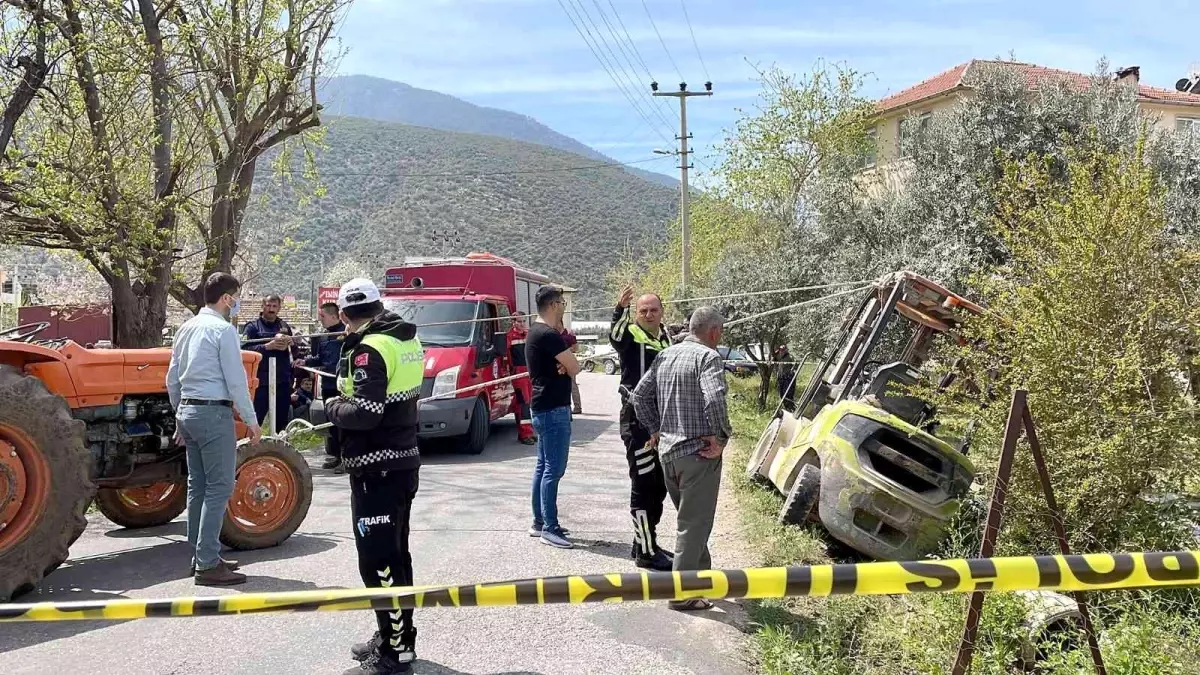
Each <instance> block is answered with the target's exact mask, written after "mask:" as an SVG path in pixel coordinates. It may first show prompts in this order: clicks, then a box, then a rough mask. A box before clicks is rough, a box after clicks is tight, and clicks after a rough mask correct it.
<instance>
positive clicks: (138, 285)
mask: <svg viewBox="0 0 1200 675" xmlns="http://www.w3.org/2000/svg"><path fill="white" fill-rule="evenodd" d="M112 305H113V316H112V321H113V346H115V347H118V348H120V349H147V348H151V347H161V346H162V329H163V326H164V325H166V323H167V289H166V284H165V280H164V281H153V282H151V283H148V284H147V283H143V282H141V281H135V282H134V283H133V284H130V283H129V282H128V281H127V280H124V279H121V280H118V281H117V282H116V283H113V284H112Z"/></svg>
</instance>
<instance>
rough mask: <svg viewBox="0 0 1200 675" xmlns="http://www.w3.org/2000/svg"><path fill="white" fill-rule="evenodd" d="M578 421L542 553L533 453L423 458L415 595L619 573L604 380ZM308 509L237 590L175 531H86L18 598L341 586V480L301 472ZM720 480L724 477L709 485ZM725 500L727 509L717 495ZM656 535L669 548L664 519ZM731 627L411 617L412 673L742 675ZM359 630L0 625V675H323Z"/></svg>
mask: <svg viewBox="0 0 1200 675" xmlns="http://www.w3.org/2000/svg"><path fill="white" fill-rule="evenodd" d="M579 385H580V390H581V392H582V395H583V401H584V412H585V414H584V415H582V416H579V417H577V418H576V420H575V423H574V434H573V435H574V439H573V442H572V449H571V457H570V463H569V465H568V467H567V474H566V476H565V478H564V479H563V483H562V488H561V493H560V496H559V507H560V511H561V515H562V518H561V519H562V521H563V523H564V525H565V526H566V527H568V528H569V529H571V530H572V538H573V539H575V541H576V542H577V544H578V545H579V546H578V547H577V548H576V549H573V550H559V549H555V548H552V547H549V546H545V545H542V544H541V543H540V542H539V540H537V539H535V538H531V537H529V536H528V535H527V534H526V532H525V530H526V528H527V527H528V526H529V520H530V516H529V504H528V503H529V481H530V477H531V475H532V471H533V464H534V454H535V451H534V449H533V448H531V447H527V446H524V445H520V444H519V443H517V442H516V433H515V427H514V425H513V423H512V421H511V418H509V419H508V420H506V421H504V422H502V423H500V424H498V425H497V426H496V427H495V428H494V429H493V436H492V439H491V441H490V442H489V446H488V448H487V450H486V451H485V452H484V453H483V454H482V455H480V456H478V457H467V456H460V455H453V454H433V455H428V456H426V457H425V458H424V462H425V465H424V467H423V468H422V470H421V487H420V492H419V493H418V495H417V499H416V502H415V505H414V512H413V519H412V523H413V534H412V547H413V551H414V559H415V568H416V582H417V583H418V584H424V583H468V582H476V581H488V580H490V581H499V580H505V579H512V578H527V577H530V576H549V575H558V574H589V573H598V572H622V571H632V570H634V569H636V568H635V567H634V566H633V564H632V562H631V561H630V560H629V559H628V555H629V547H630V541H631V536H632V533H631V532H630V528H629V525H628V522H629V515H628V489H629V488H628V476H627V473H626V471H627V469H626V466H625V459H624V449H623V448H622V446H621V441H620V438H619V435H618V429H617V421H616V411H617V395H616V378H614V377H609V376H604V375H599V374H584V375H582V376H581V377H580V382H579ZM309 459H310V463H311V464H312V465H313V467H314V469H313V473H314V487H315V491H314V494H313V503H312V508H311V510H310V511H309V514H308V517H307V519H306V520H305V522H304V524H303V525H301V527H300V530H299V531H297V533H296V534H295V535H293V536H292V537H291V538H290V539H289V540H287V541H286V542H284V543H283V544H282V545H280V546H278V547H276V548H273V549H266V550H260V551H248V552H243V553H241V554H240V555H237V556H236V557H237V559H238V560H240V561H241V563H242V571H244V572H245V573H246V574H248V575H249V577H250V579H249V581H248V582H247V583H246V584H245V585H243V586H240V587H236V588H235V589H211V588H202V587H196V586H194V585H193V584H192V583H191V580H190V578H188V576H187V566H188V558H189V553H188V550H187V546H186V531H185V524H184V522H183V520H182V518H180V519H177V520H176V521H174V522H172V523H170V524H168V525H165V526H162V527H158V528H154V529H150V530H141V531H137V532H132V531H127V530H122V529H118V528H116V527H114V526H113V525H112V524H110V523H108V522H107V521H106V520H104V518H103V517H102V516H100V515H99V514H93V515H91V516H90V517H89V519H90V526H89V528H88V529H87V530H86V531H85V533H84V535H83V537H82V538H81V539H80V540H79V541H78V542H76V543H75V545H74V546H73V547H72V549H71V554H72V556H71V559H70V560H69V561H68V563H67V564H66V565H64V566H63V567H62V568H60V569H59V570H57V571H56V572H54V573H53V574H51V575H50V576H49V577H48V578H47V579H46V580H44V581H43V583H42V584H41V586H40V587H39V589H38V591H37V592H36V593H35V594H33V595H31V596H26V597H24V598H21V601H23V602H32V601H38V600H56V601H65V600H96V599H115V598H166V597H178V596H189V595H208V596H210V595H217V594H224V593H250V592H263V591H290V590H309V589H322V588H344V587H349V588H353V587H359V586H361V582H360V580H359V578H358V570H357V565H356V562H355V552H354V541H353V536H352V533H351V522H350V507H349V493H348V486H347V479H346V477H345V476H338V475H334V474H333V473H332V472H329V471H324V470H322V469H320V468H317V467H319V464H320V459H321V458H320V457H319V456H318V455H315V454H314V455H312V456H310V458H309ZM733 468H734V467H728V466H727V467H726V469H727V471H729V470H732V469H733ZM728 496H730V497H731V496H732V495H728ZM732 508H733V506H732V501H731V500H729V501H727V500H726V499H725V498H722V503H721V508H720V513H719V518H718V520H719V522H718V526H717V531H716V532H715V533H714V537H713V556H714V563H715V564H716V566H718V567H738V566H743V565H747V564H750V561H751V558H750V556H749V555H748V554H747V553H746V550H745V547H744V545H743V542H741V540H740V538H739V537H738V535H737V533H736V531H735V526H734V525H733V523H735V522H736V514H735V513H733V512H732ZM663 520H664V522H663V523H662V525H661V526H660V530H661V532H662V533H663V540H664V543H665V544H667V545H670V544H671V543H672V542H673V540H674V510H673V509H672V508H670V504H668V508H667V513H666V515H665V516H664V519H663ZM745 623H746V620H745V615H744V613H743V612H742V611H741V608H740V606H739V605H738V604H737V603H734V602H719V603H718V607H717V609H715V610H714V611H711V612H707V613H701V614H684V613H679V612H673V611H670V610H668V609H667V608H666V606H665V603H627V604H596V605H587V606H565V605H548V606H541V607H508V608H465V609H455V608H445V609H432V610H424V611H418V613H417V627H418V631H419V636H418V641H417V653H418V656H419V660H418V661H417V663H416V666H415V669H414V670H415V672H417V673H436V674H439V675H449V674H452V673H546V674H550V673H655V674H656V675H667V674H669V673H743V672H746V671H747V668H748V666H747V665H746V664H745V663H744V662H743V661H742V659H741V651H742V644H741V643H742V640H743V630H744V627H745ZM373 630H374V622H373V617H371V615H370V614H369V613H366V612H328V613H325V612H321V613H292V614H282V613H281V614H269V615H257V616H225V617H205V618H185V619H147V620H140V621H129V622H62V623H46V624H9V625H5V626H3V628H0V673H5V674H7V675H16V674H19V673H79V672H84V673H97V674H99V673H121V674H123V675H124V674H125V673H129V672H138V673H214V674H216V673H220V674H222V675H224V674H233V673H253V674H255V675H259V674H261V673H272V672H274V673H340V672H342V671H343V670H344V669H346V668H348V667H350V666H352V665H354V662H353V661H351V660H350V656H349V651H348V649H349V646H350V644H351V643H353V642H355V641H359V640H362V639H365V638H367V637H369V636H370V634H371V632H372V631H373Z"/></svg>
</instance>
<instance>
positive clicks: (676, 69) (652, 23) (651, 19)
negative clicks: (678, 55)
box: [642, 0, 683, 82]
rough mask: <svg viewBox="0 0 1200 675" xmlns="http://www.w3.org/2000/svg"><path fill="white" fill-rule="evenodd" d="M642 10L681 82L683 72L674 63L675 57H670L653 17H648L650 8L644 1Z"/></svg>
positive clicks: (644, 0) (643, 0)
mask: <svg viewBox="0 0 1200 675" xmlns="http://www.w3.org/2000/svg"><path fill="white" fill-rule="evenodd" d="M642 8H643V9H645V10H646V18H647V19H650V27H651V28H653V29H654V34H655V35H657V36H658V42H659V44H661V45H662V48H663V52H664V53H666V55H667V59H669V60H670V61H671V65H672V66H674V68H675V74H676V75H678V76H679V81H680V82H682V81H683V71H682V70H680V69H679V65H678V64H676V63H675V57H673V56H671V50H669V49H667V41H666V40H664V39H663V36H662V33H660V32H658V25H657V24H655V23H654V17H653V16H650V6H649V5H647V4H646V0H642Z"/></svg>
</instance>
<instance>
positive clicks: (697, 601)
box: [667, 598, 713, 612]
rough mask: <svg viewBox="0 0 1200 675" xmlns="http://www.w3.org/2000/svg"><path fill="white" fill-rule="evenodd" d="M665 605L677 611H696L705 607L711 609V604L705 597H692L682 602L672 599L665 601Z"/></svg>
mask: <svg viewBox="0 0 1200 675" xmlns="http://www.w3.org/2000/svg"><path fill="white" fill-rule="evenodd" d="M667 607H669V608H671V609H673V610H676V611H678V612H698V611H701V610H705V609H712V608H713V604H712V602H710V601H708V600H706V599H705V598H692V599H691V600H684V601H682V602H680V601H677V600H672V601H671V602H669V603H667Z"/></svg>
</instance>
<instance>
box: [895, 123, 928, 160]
mask: <svg viewBox="0 0 1200 675" xmlns="http://www.w3.org/2000/svg"><path fill="white" fill-rule="evenodd" d="M932 119H933V113H921V114H919V115H908V116H906V117H902V118H900V120H899V121H898V122H897V123H896V124H897V125H898V129H897V131H898V132H899V133H898V134H897V135H898V137H899V139H900V156H901V157H911V156H912V154H913V148H914V147H915V145H916V143H917V141H918V140H919V139H920V137H921V135H922V134H924V133H925V132H926V131H927V130H928V129H929V122H930V121H931V120H932Z"/></svg>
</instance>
